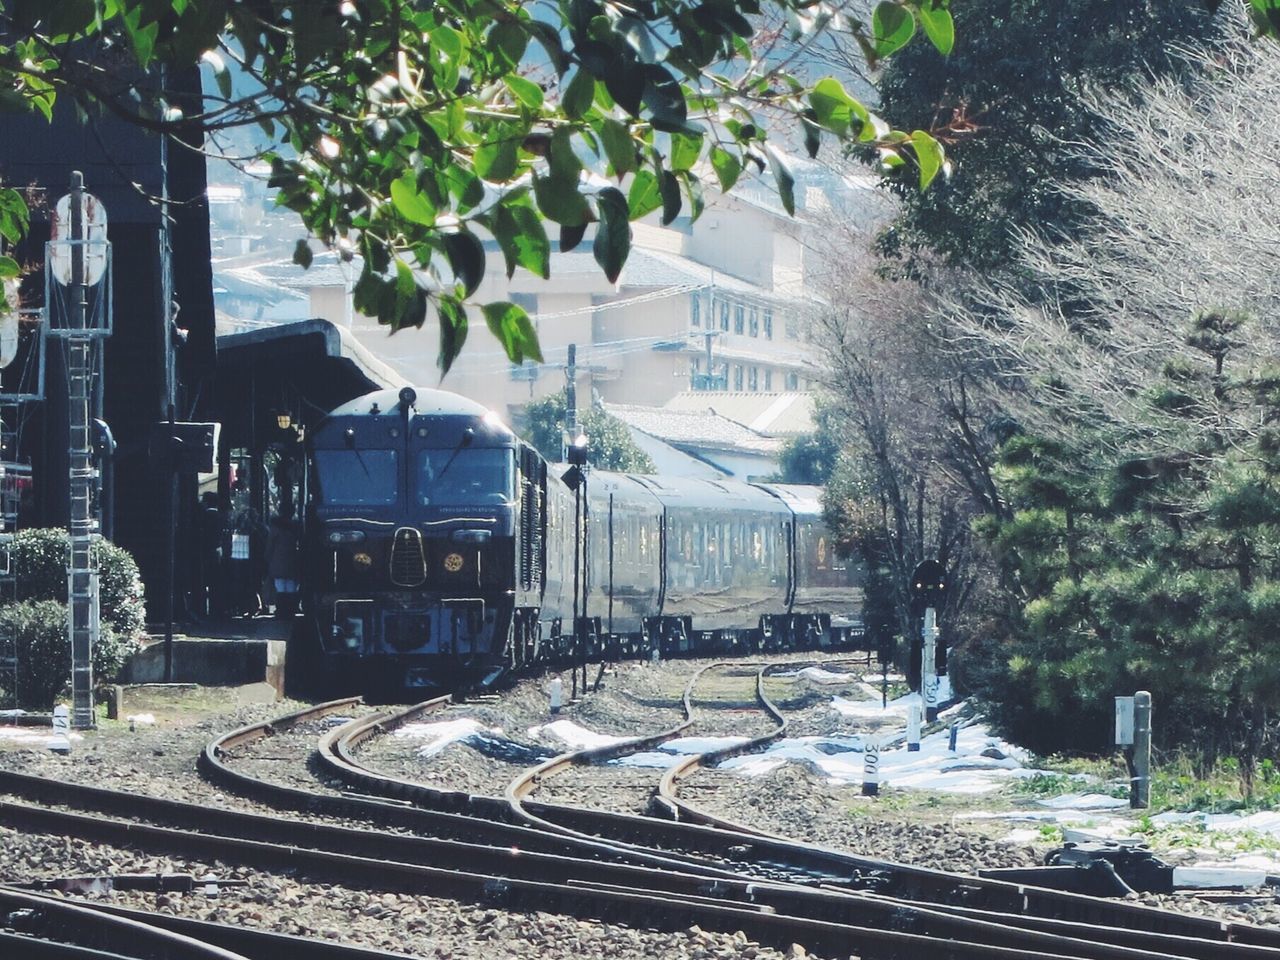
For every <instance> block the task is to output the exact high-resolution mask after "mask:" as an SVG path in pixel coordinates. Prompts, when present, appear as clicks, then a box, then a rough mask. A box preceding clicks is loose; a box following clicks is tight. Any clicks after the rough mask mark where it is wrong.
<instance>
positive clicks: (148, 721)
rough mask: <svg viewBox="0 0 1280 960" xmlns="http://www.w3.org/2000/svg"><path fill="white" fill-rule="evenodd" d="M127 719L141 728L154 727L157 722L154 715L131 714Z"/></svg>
mask: <svg viewBox="0 0 1280 960" xmlns="http://www.w3.org/2000/svg"><path fill="white" fill-rule="evenodd" d="M125 719H126V720H128V721H129V722H130V723H132V724H134V725H136V726H139V727H152V726H155V722H156V716H155V714H154V713H131V714H129V715H128V716H127V717H125Z"/></svg>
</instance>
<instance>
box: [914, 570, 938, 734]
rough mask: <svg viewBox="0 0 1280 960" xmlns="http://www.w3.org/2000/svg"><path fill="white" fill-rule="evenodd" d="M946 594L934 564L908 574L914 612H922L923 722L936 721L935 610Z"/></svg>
mask: <svg viewBox="0 0 1280 960" xmlns="http://www.w3.org/2000/svg"><path fill="white" fill-rule="evenodd" d="M946 590H947V574H946V571H945V570H944V569H943V567H942V564H940V563H939V562H938V561H937V560H925V561H923V562H921V563H919V564H917V565H916V568H915V570H913V571H912V573H911V594H912V596H913V597H914V598H915V601H916V606H917V608H923V610H924V627H923V629H922V630H921V631H920V633H921V641H922V644H923V649H922V650H921V656H920V696H921V698H922V699H923V700H924V719H925V722H926V723H932V722H933V721H934V720H937V719H938V671H937V663H938V650H937V642H938V608H939V607H941V606H942V602H943V598H944V597H945V595H946Z"/></svg>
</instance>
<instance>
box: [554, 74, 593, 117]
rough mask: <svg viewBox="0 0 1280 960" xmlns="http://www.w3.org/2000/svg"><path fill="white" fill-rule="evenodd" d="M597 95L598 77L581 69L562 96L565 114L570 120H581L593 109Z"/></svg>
mask: <svg viewBox="0 0 1280 960" xmlns="http://www.w3.org/2000/svg"><path fill="white" fill-rule="evenodd" d="M595 97H596V78H595V77H593V76H592V75H591V74H590V73H589V72H588V71H586V70H583V69H580V70H578V72H577V73H575V74H574V75H573V79H572V80H570V81H569V85H568V86H567V87H565V91H564V94H563V95H562V96H561V98H560V105H561V107H563V108H564V115H565V116H566V117H568V118H569V119H570V120H580V119H581V118H582V117H583V116H585V115H586V112H587V111H588V110H590V109H591V104H592V102H593V101H594V100H595Z"/></svg>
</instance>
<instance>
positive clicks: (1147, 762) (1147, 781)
mask: <svg viewBox="0 0 1280 960" xmlns="http://www.w3.org/2000/svg"><path fill="white" fill-rule="evenodd" d="M1129 806H1130V807H1132V808H1133V809H1134V810H1145V809H1146V808H1147V807H1149V806H1151V694H1150V693H1148V692H1147V691H1146V690H1139V691H1138V692H1137V693H1136V694H1135V695H1134V697H1133V787H1132V789H1131V790H1130V792H1129Z"/></svg>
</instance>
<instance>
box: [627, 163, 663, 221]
mask: <svg viewBox="0 0 1280 960" xmlns="http://www.w3.org/2000/svg"><path fill="white" fill-rule="evenodd" d="M627 206H628V207H629V208H630V210H631V219H632V220H639V219H640V218H641V217H644V216H648V215H649V214H651V213H653V211H655V210H657V209H658V208H659V207H660V206H662V192H661V191H660V190H659V189H658V178H657V177H656V176H655V175H654V173H653V171H652V170H641V171H640V172H639V173H637V174H636V175H635V178H634V179H633V180H632V181H631V189H630V190H629V191H627Z"/></svg>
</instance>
